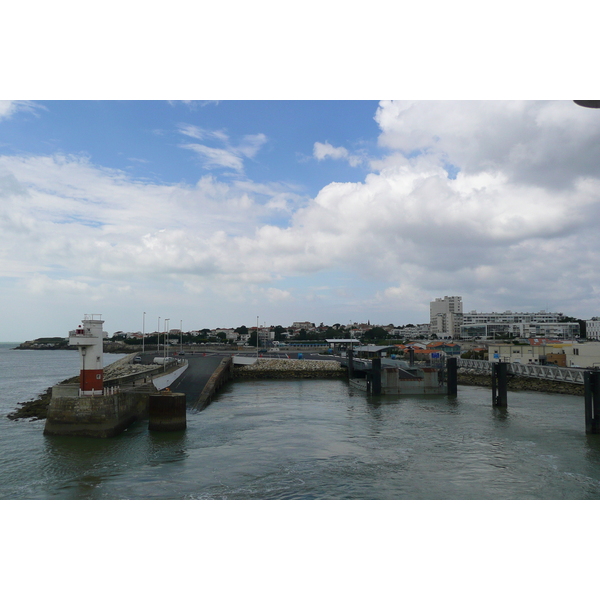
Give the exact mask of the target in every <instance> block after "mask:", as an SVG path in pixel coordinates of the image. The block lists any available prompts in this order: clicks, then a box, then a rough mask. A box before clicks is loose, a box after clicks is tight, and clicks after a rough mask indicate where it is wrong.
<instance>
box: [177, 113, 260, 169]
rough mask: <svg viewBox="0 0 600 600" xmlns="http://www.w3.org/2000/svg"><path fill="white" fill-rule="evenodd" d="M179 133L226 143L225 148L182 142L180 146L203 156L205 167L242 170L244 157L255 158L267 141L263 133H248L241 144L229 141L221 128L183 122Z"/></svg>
mask: <svg viewBox="0 0 600 600" xmlns="http://www.w3.org/2000/svg"><path fill="white" fill-rule="evenodd" d="M178 131H179V133H181V134H183V135H185V136H188V137H192V138H195V139H198V140H205V139H209V138H212V139H215V140H217V141H218V142H220V143H221V144H222V145H224V146H225V147H224V148H214V147H212V146H205V145H203V144H180V148H185V149H187V150H193V151H194V152H196V154H198V155H199V156H200V157H201V158H202V162H203V166H204V168H205V169H215V168H225V169H233V170H234V171H237V172H242V171H243V169H244V158H254V156H256V154H257V152H258V151H259V150H260V149H261V147H262V146H263V145H264V144H265V143H266V142H267V136H266V135H264V134H263V133H258V134H255V135H246V136H244V137H243V138H242V141H241V143H240V144H239V145H237V146H236V145H233V144H231V143H230V142H229V136H228V135H227V134H226V133H225V132H224V131H221V130H218V131H209V130H206V129H203V128H201V127H197V126H196V125H187V124H181V125H179V128H178Z"/></svg>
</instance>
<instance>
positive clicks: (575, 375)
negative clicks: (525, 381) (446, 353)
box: [457, 358, 585, 385]
mask: <svg viewBox="0 0 600 600" xmlns="http://www.w3.org/2000/svg"><path fill="white" fill-rule="evenodd" d="M492 364H493V363H491V362H489V361H487V360H474V359H472V358H459V359H457V365H458V367H462V368H465V369H474V370H476V371H481V372H483V373H491V372H492ZM507 370H508V373H511V374H512V375H518V376H520V377H535V378H537V379H548V380H550V381H563V382H566V383H577V384H580V385H583V382H584V379H583V377H584V373H585V370H584V369H571V368H568V367H556V366H549V365H522V364H520V363H510V364H509V365H508V369H507Z"/></svg>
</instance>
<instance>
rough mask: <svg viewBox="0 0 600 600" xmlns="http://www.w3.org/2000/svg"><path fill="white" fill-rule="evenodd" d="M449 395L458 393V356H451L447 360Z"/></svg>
mask: <svg viewBox="0 0 600 600" xmlns="http://www.w3.org/2000/svg"><path fill="white" fill-rule="evenodd" d="M446 369H447V382H448V396H457V395H458V361H457V360H456V358H449V359H448V360H447V361H446Z"/></svg>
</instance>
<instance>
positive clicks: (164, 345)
mask: <svg viewBox="0 0 600 600" xmlns="http://www.w3.org/2000/svg"><path fill="white" fill-rule="evenodd" d="M170 320H171V319H165V335H164V336H163V356H164V358H167V331H168V327H169V321H170Z"/></svg>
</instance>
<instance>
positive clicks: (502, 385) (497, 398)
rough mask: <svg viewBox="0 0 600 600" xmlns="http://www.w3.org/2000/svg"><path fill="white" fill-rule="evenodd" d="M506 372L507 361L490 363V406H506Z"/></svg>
mask: <svg viewBox="0 0 600 600" xmlns="http://www.w3.org/2000/svg"><path fill="white" fill-rule="evenodd" d="M507 373H508V363H503V362H498V363H492V406H497V407H499V408H506V407H507V406H508V394H507V391H508V386H507Z"/></svg>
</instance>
